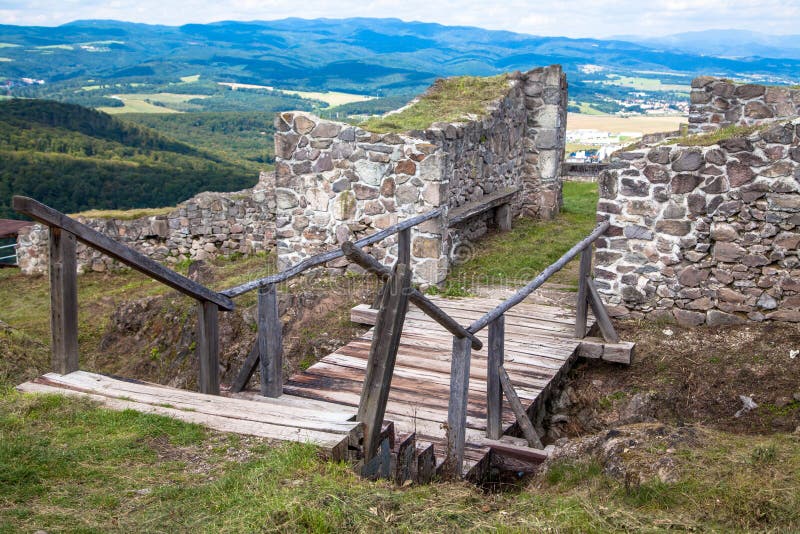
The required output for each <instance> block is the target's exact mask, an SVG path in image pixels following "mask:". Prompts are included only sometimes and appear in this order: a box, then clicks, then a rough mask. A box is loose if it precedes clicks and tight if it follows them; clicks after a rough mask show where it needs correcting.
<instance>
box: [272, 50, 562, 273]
mask: <svg viewBox="0 0 800 534" xmlns="http://www.w3.org/2000/svg"><path fill="white" fill-rule="evenodd" d="M565 119H566V78H565V76H564V75H563V73H562V71H561V67H560V66H557V65H555V66H551V67H547V68H540V69H534V70H532V71H530V72H527V73H525V74H520V73H515V74H514V75H512V76H511V77H510V80H509V89H508V92H507V93H506V94H505V95H504V96H503V97H502V98H500V99H499V100H498V101H496V102H494V103H493V104H492V105H490V106H489V108H488V109H487V113H486V115H485V116H484V117H482V118H478V117H476V118H475V119H474V120H471V121H468V122H462V123H453V124H450V123H434V124H433V125H431V127H430V128H428V129H427V130H425V131H414V132H408V133H406V134H402V135H400V134H394V133H390V134H376V133H371V132H368V131H365V130H363V129H361V128H358V127H354V126H351V125H347V124H344V123H337V122H332V121H327V120H322V119H320V118H318V117H315V116H313V115H309V114H307V113H301V112H292V113H281V114H279V115H278V116H277V117H276V123H275V126H276V134H275V153H276V197H277V213H276V226H277V231H276V236H277V241H278V262H279V266H280V267H281V268H282V269H283V268H286V267H289V266H291V265H294V264H296V263H298V262H299V261H301V260H302V259H304V258H306V257H308V256H310V255H313V254H317V253H319V252H321V251H323V250H328V249H330V248H332V247H333V246H336V245H339V244H341V243H342V242H343V241H345V240H348V239H358V238H359V237H362V236H364V235H366V234H368V233H371V232H373V231H375V230H380V229H383V228H386V227H388V226H391V225H392V224H395V223H397V222H399V221H401V220H404V219H407V218H409V217H411V216H414V215H417V214H420V213H425V212H427V211H430V210H431V209H434V208H436V207H439V206H446V207H447V208H448V209H452V208H456V207H459V206H463V205H464V204H466V203H469V202H477V201H480V200H481V198H483V197H484V196H485V195H489V194H491V193H493V192H496V191H498V190H501V189H504V188H507V187H517V188H519V191H520V193H519V194H518V195H517V196H516V197H515V198H514V199H513V202H512V208H513V213H514V215H519V214H524V215H527V216H534V217H542V218H550V217H552V216H554V215H555V214H556V213H557V212H558V210H559V208H560V204H561V180H560V165H561V161H562V158H563V146H564V139H565V126H566V120H565ZM490 225H491V213H487V214H485V215H483V216H479V217H476V218H475V219H472V220H470V221H467V222H465V223H464V224H462V225H460V226H459V227H458V228H447V217H446V215H444V216H443V217H440V218H438V219H436V220H432V221H428V222H427V223H425V224H423V225H421V226H419V227H417V228H415V229H414V230H413V231H412V265H413V267H414V273H415V278H416V280H417V281H420V282H424V283H438V282H440V281H442V280H443V279H444V277H445V276H446V274H447V270H448V268H449V265H450V260H451V259H452V256H453V253H454V252H453V251H454V250H455V248H456V246H457V245H458V244H459V243H460V242H462V241H464V240H469V239H475V238H477V237H479V236H480V235H482V234H483V233H485V232H486V230H487V228H488V227H489V226H490ZM372 254H373V255H375V256H376V257H377V258H378V259H379V260H381V261H383V262H384V263H385V264H387V265H389V264H391V263H393V262H394V260H395V258H396V255H397V246H396V242H395V240H394V239H393V238H391V239H387V240H385V241H383V242H381V243H379V244H376V245H375V246H374V247H372ZM346 265H347V262H346V261H344V260H339V261H336V262H332V263H331V264H329V267H332V268H343V267H345V266H346Z"/></svg>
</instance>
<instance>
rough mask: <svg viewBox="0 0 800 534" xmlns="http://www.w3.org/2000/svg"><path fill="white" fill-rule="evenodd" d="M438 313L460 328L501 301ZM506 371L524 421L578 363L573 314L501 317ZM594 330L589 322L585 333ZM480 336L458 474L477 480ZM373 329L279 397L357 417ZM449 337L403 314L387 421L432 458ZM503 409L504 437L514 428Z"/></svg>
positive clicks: (443, 406) (540, 310) (531, 308)
mask: <svg viewBox="0 0 800 534" xmlns="http://www.w3.org/2000/svg"><path fill="white" fill-rule="evenodd" d="M431 300H433V301H434V302H435V303H436V304H437V305H438V306H439V307H441V308H442V309H443V310H444V311H445V312H446V313H447V314H449V315H450V316H452V317H453V318H454V319H456V320H457V321H458V322H459V323H461V324H469V323H471V322H472V321H474V320H475V319H477V318H479V317H480V316H482V315H483V314H484V313H486V312H487V311H489V310H491V309H493V308H494V307H495V306H497V305H498V304H500V303H501V302H502V301H501V300H499V299H489V298H465V299H442V298H433V299H431ZM352 317H353V320H354V321H357V322H363V323H366V324H374V320H375V317H376V310H371V309H370V308H369V307H368V306H359V307H356V308H355V309H354V310H353V313H352ZM505 321H506V322H505V328H506V332H507V334H506V342H505V364H504V366H505V368H506V370H507V371H508V373H509V375H510V377H511V381H512V383H513V385H514V387H515V389H516V391H517V394H518V395H519V397H520V400H521V401H522V403H523V405H524V407H525V408H526V409H527V411H528V413H529V414H535V413H536V412H537V410H539V409H540V407H542V406H543V403H544V402H545V401H546V400H547V397H548V395H549V393H550V391H551V388H552V387H553V386H552V385H553V384H554V382H556V381H557V379H558V378H559V377H560V376H561V375H562V373H564V372H566V371H567V370H568V369H569V367H570V366H571V364H572V362H573V361H574V360H575V358H577V356H578V348H579V346H580V344H581V340H580V339H575V337H574V335H575V312H574V311H573V310H567V309H562V308H559V307H555V306H543V305H539V304H535V303H532V302H530V301H525V302H523V303H522V304H519V305H518V306H515V307H514V308H513V309H512V310H510V311H509V312H508V313H506V320H505ZM593 324H594V319H593V318H591V317H590V320H589V326H590V327H591V326H592V325H593ZM486 332H487V331H486V330H483V331H481V333H480V334H479V336H478V337H479V338H480V339H481V341H483V342H484V349H482V350H480V351H473V352H472V364H471V368H470V383H469V400H468V406H467V436H466V444H465V455H464V459H465V461H464V474H465V475H466V476H469V477H473V478H480V472H482V471H483V469H484V468H485V467H486V464H487V462H488V458H487V457H488V453H489V450H490V445H489V444H488V443H489V442H488V440H486V439H485V434H486V371H487V361H486V348H485V347H486V346H487V343H486V335H487V334H486ZM371 340H372V330H370V331H369V332H367V333H366V334H365V335H364V336H362V337H361V338H359V339H356V340H354V341H352V342H351V343H348V344H347V345H345V346H344V347H342V348H340V349H339V350H337V351H336V352H334V353H333V354H329V355H328V356H325V357H324V358H322V359H321V360H320V361H319V362H318V363H316V364H315V365H312V366H311V367H309V368H308V369H307V370H306V371H303V372H301V373H298V374H296V375H294V376H292V377H291V378H290V379H289V381H288V382H287V383H286V384H285V385H284V388H283V391H284V393H285V394H290V395H292V396H296V397H305V398H308V399H313V400H315V401H324V402H329V403H332V404H335V405H337V406H339V407H340V410H348V409H349V410H357V407H358V403H359V397H360V394H361V388H362V384H363V381H364V375H365V372H366V367H367V359H368V358H369V351H370V345H371ZM452 340H453V337H452V334H450V333H449V332H447V331H446V330H444V329H443V328H442V327H441V326H440V325H438V324H437V323H436V322H434V321H433V320H432V319H430V318H429V317H428V316H427V315H425V314H424V313H422V312H421V311H420V310H419V309H418V308H416V307H415V306H409V310H408V314H407V315H406V321H405V325H404V327H403V334H402V337H401V339H400V347H399V350H398V353H397V362H396V364H395V368H394V374H393V378H392V386H391V390H390V393H389V402H388V405H387V409H386V415H385V419H386V420H388V421H393V422H394V425H395V430H396V431H397V432H398V433H399V434H410V433H413V432H416V436H417V439H418V440H423V441H428V442H431V443H433V445H434V449H435V452H436V458H437V459H438V460H439V461H441V460H442V459H443V458H444V457H445V452H446V443H447V438H446V428H445V426H446V422H447V408H448V399H449V388H450V359H451V356H452V351H453V346H452V344H453V342H452ZM515 421H516V420H515V418H514V414H513V412H512V411H511V409H510V407H509V406H508V403H504V409H503V432H504V433H505V432H507V431H509V430H510V429H511V427H512V426H513V425H514V423H515Z"/></svg>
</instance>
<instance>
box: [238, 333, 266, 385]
mask: <svg viewBox="0 0 800 534" xmlns="http://www.w3.org/2000/svg"><path fill="white" fill-rule="evenodd" d="M260 360H261V358H259V356H258V338H256V342H255V343H253V347H252V348H251V349H250V353H249V354H248V355H247V358H245V360H244V364H243V365H242V368H241V369H239V374H237V375H236V379H235V380H234V381H233V384H231V392H232V393H239V392H240V391H242V390H244V388H245V387H247V383H248V382H250V378H252V377H253V373H255V372H256V367H258V362H259V361H260Z"/></svg>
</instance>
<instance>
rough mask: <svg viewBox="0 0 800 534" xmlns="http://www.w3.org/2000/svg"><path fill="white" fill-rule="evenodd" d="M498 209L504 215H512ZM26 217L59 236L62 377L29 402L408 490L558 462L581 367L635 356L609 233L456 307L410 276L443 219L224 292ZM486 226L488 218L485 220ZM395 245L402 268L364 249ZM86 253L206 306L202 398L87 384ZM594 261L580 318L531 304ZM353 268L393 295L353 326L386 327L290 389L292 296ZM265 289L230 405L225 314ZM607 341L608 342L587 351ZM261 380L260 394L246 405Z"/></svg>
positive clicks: (73, 227)
mask: <svg viewBox="0 0 800 534" xmlns="http://www.w3.org/2000/svg"><path fill="white" fill-rule="evenodd" d="M486 206H488V207H487V208H486V209H496V208H498V205H497V203H496V202H495V203H491V204H486ZM14 207H15V209H17V211H19V212H21V213H25V214H27V215H29V216H31V217H33V218H35V219H37V220H39V221H41V222H43V223H44V224H47V225H48V226H50V229H51V231H50V257H51V268H50V280H51V304H52V306H51V313H52V318H51V319H52V325H53V367H54V371H55V372H54V373H48V374H46V375H44V376H42V377H39V378H37V379H35V380H33V381H31V382H27V383H25V384H22V385H20V386H19V389H20V390H22V391H28V392H59V393H65V394H72V395H81V396H89V397H91V398H93V399H95V400H98V401H99V402H101V403H103V404H105V405H107V406H109V407H112V408H117V409H125V408H131V409H135V410H140V411H144V412H150V413H160V414H163V415H169V416H172V417H176V418H179V419H182V420H186V421H191V422H196V423H201V424H205V425H207V426H209V427H211V428H215V429H218V430H222V431H227V432H237V433H242V434H251V435H256V436H262V437H267V438H271V439H276V440H285V441H300V442H310V443H314V444H316V445H318V446H320V447H321V448H322V449H323V450H324V451H326V452H327V454H328V455H329V456H330V457H332V458H333V459H337V460H346V461H350V462H353V463H354V464H355V466H356V469H357V470H358V471H359V472H361V473H362V474H364V475H365V476H370V477H377V476H381V477H390V478H394V479H396V480H397V481H398V482H401V483H402V482H403V481H405V480H409V479H411V480H417V481H422V482H424V481H427V480H430V478H431V477H433V476H434V475H436V474H441V475H443V476H448V477H461V476H467V477H469V478H472V479H476V480H480V479H481V478H482V477H483V475H484V473H485V472H486V469H487V468H488V467H490V466H491V465H493V464H495V465H499V466H501V467H502V466H506V467H513V468H514V469H515V470H525V469H529V468H531V467H532V466H533V465H535V464H537V463H539V462H541V461H542V460H543V459H544V458H546V456H547V452H546V451H545V450H544V448H543V447H542V444H541V441H540V436H539V435H538V433H537V430H536V428H537V426H540V424H541V420H542V418H543V416H544V411H545V404H546V402H547V400H548V397H549V396H550V395H551V393H552V392H553V391H554V390H556V388H558V386H559V382H560V379H561V377H562V376H563V374H564V373H565V372H566V371H567V370H568V369H569V367H570V366H571V365H572V363H573V362H574V361H575V360H576V359H577V358H578V357H579V356H584V357H591V358H601V359H605V360H609V361H614V362H621V363H630V361H631V358H632V354H633V346H632V344H630V343H620V342H619V339H618V338H617V335H616V332H614V329H613V326H612V325H611V322H610V320H609V318H608V315H607V314H606V311H605V308H604V306H603V304H602V302H601V301H600V298H599V296H598V294H597V290H596V288H595V287H594V283H593V281H592V280H591V277H590V271H591V260H592V252H591V251H592V244H593V242H594V241H595V240H596V239H597V238H598V237H599V236H600V235H602V234H603V232H605V230H606V229H607V228H608V223H603V224H601V225H599V226H598V227H597V228H596V229H595V230H594V231H593V232H592V233H591V234H590V235H589V236H588V237H587V238H585V239H584V240H582V241H581V242H580V243H578V244H576V245H575V246H574V247H573V248H572V249H570V251H568V252H567V253H566V254H564V256H562V257H561V258H560V259H559V260H558V261H556V262H555V263H554V264H553V265H551V266H550V267H548V268H547V269H545V270H544V271H543V272H542V274H540V275H539V276H537V277H536V278H535V279H533V280H532V281H531V282H530V283H528V284H527V285H526V286H525V287H524V288H522V289H520V290H519V291H518V292H517V293H516V294H514V295H513V296H512V297H510V298H509V299H507V300H500V299H486V298H481V299H478V298H469V299H455V300H449V299H442V298H429V297H426V296H424V295H422V294H421V293H420V292H419V291H417V290H416V289H414V288H413V287H412V286H411V271H410V269H409V267H408V265H409V264H410V229H411V228H412V227H413V226H415V225H417V224H420V223H421V222H424V221H426V220H429V219H431V218H434V217H440V216H442V212H441V210H433V211H432V212H429V213H427V214H424V215H420V216H418V217H414V218H411V219H408V220H407V221H404V222H402V223H400V224H397V225H395V226H393V227H390V228H387V229H386V230H383V231H381V232H378V233H375V234H373V235H370V236H368V237H366V238H363V239H361V240H359V241H356V242H354V243H350V242H348V243H345V244H344V245H343V246H342V248H341V249H338V250H333V251H330V252H328V253H325V254H320V255H318V256H314V257H311V258H308V259H306V260H305V261H303V262H302V263H300V264H298V265H296V266H294V267H292V268H291V269H288V270H286V271H284V272H281V273H278V274H276V275H272V276H270V277H266V278H264V279H261V280H256V281H253V282H249V283H247V284H244V285H242V286H239V287H236V288H232V289H230V290H226V291H223V292H220V293H217V292H214V291H212V290H210V289H208V288H205V287H203V286H201V285H199V284H197V283H196V282H192V281H191V280H188V279H186V278H184V277H182V276H180V275H179V274H177V273H174V272H173V271H170V270H169V269H166V268H164V267H162V266H161V265H159V264H157V263H156V262H152V261H151V260H149V259H147V258H145V257H143V256H141V255H140V254H138V253H137V252H135V251H133V250H132V249H129V248H127V247H125V246H123V245H121V244H119V243H117V242H114V241H112V240H110V239H109V238H107V237H105V236H103V235H101V234H99V233H97V232H95V231H94V230H92V229H90V228H88V227H86V226H85V225H82V224H80V223H78V222H77V221H74V220H72V219H70V218H69V217H67V216H66V215H63V214H61V213H59V212H56V211H55V210H52V209H51V208H49V207H47V206H44V205H42V204H40V203H38V202H36V201H34V200H32V199H27V198H24V197H15V198H14ZM500 208H501V209H499V210H498V211H499V212H500V213H502V214H505V215H507V210H503V209H502V205H501V206H500ZM472 211H473V212H474V213H475V214H477V213H481V210H480V206H478V207H476V208H473V209H472ZM505 215H504V216H505ZM395 234H396V235H397V241H398V250H399V252H398V261H397V264H396V265H395V267H394V269H390V268H388V267H386V266H384V265H382V264H380V263H379V262H378V261H377V260H375V259H374V258H373V257H371V256H370V255H369V254H367V253H366V252H364V250H362V248H363V247H365V246H368V245H369V244H372V243H376V242H378V241H379V240H382V239H385V238H387V237H390V236H393V235H395ZM76 239H78V240H81V241H83V242H85V243H87V244H88V245H90V246H94V247H95V248H98V249H99V250H101V251H103V252H105V253H107V254H110V255H111V256H113V257H115V258H117V259H119V260H120V261H123V262H125V263H127V264H128V265H130V266H131V267H133V268H136V269H138V270H140V271H142V272H144V273H145V274H148V275H150V276H152V277H153V278H156V279H157V280H160V281H162V282H164V283H166V284H168V285H170V286H171V287H174V288H175V289H178V290H179V291H181V292H183V293H186V294H188V295H190V296H192V297H193V298H195V299H197V300H198V342H197V353H198V360H199V363H200V366H199V377H200V379H199V385H200V392H199V393H198V392H190V391H184V390H178V389H174V388H168V387H164V386H160V385H156V384H148V383H143V382H139V381H135V380H130V379H120V378H114V377H107V376H103V375H97V374H93V373H87V372H82V371H79V370H78V353H77V323H76V320H77V319H76V317H77V292H76V290H75V284H76V281H75V276H76V275H75V248H74V243H75V240H76ZM578 255H580V256H581V260H580V262H581V268H580V274H579V285H578V292H577V295H576V303H575V308H574V309H572V308H569V309H567V308H561V307H557V306H545V305H541V304H537V303H535V302H534V301H532V300H531V294H532V293H533V292H534V291H535V290H536V289H537V288H539V287H540V286H541V285H542V284H543V283H544V282H545V281H546V280H547V279H548V278H549V277H550V276H551V275H552V274H553V273H554V272H556V271H557V270H559V269H561V268H562V267H563V266H564V265H566V263H568V262H569V261H570V260H571V259H573V258H574V257H576V256H578ZM342 256H346V257H347V258H348V259H349V260H351V261H353V262H355V263H357V264H358V265H361V266H362V267H364V268H366V269H367V270H368V271H370V272H371V273H373V274H375V275H377V276H379V277H380V278H382V279H384V280H385V281H386V283H385V285H384V287H383V290H382V292H381V295H380V296H379V298H378V301H377V306H375V307H374V308H373V307H369V306H359V307H356V308H354V309H353V311H352V318H353V320H354V321H356V322H362V323H366V324H373V325H374V328H372V329H371V330H370V331H369V332H367V333H366V334H365V335H364V336H362V337H360V338H358V339H356V340H354V341H352V342H351V343H349V344H347V345H345V346H344V347H341V348H340V349H338V350H337V351H336V352H334V353H332V354H329V355H327V356H325V357H324V358H322V359H321V360H320V361H319V362H317V363H316V364H315V365H313V366H311V367H310V368H308V369H307V370H305V371H303V372H301V373H298V374H296V375H294V376H292V377H290V378H289V380H288V381H287V382H286V383H284V382H283V380H282V375H281V370H282V368H283V361H282V340H281V329H282V328H281V327H282V325H281V323H280V318H279V315H278V306H277V289H276V285H277V284H278V283H280V282H282V281H285V280H287V279H288V278H290V277H292V276H296V275H298V274H300V273H302V272H303V271H305V270H307V269H310V268H312V267H315V266H318V265H321V264H324V263H326V262H328V261H331V260H333V259H336V258H339V257H342ZM255 289H257V290H258V325H259V330H258V337H257V341H256V343H255V345H254V347H253V350H252V351H251V352H250V355H249V356H248V358H247V360H246V362H245V364H244V366H243V368H242V370H241V371H240V373H239V375H238V376H237V377H236V380H235V381H234V383H233V384H232V386H231V388H230V390H229V391H224V392H223V393H225V394H226V395H227V396H219V394H220V392H221V390H220V386H219V377H218V365H217V351H218V339H217V311H218V310H219V309H222V310H230V309H233V302H232V300H231V299H233V298H235V297H237V296H239V295H242V294H244V293H245V292H247V291H250V290H255ZM590 308H591V312H592V313H589V309H590ZM462 324H468V326H462ZM487 327H488V328H487ZM595 333H600V334H602V336H603V339H600V338H597V337H587V334H595ZM473 351H474V352H473ZM256 369H259V371H260V372H259V374H260V384H261V387H260V391H259V392H258V393H256V392H248V391H245V387H246V385H247V383H248V382H249V381H250V379H251V377H252V376H253V374H254V372H255V371H256ZM504 400H505V402H504ZM513 435H521V436H522V437H521V438H520V437H512V436H513Z"/></svg>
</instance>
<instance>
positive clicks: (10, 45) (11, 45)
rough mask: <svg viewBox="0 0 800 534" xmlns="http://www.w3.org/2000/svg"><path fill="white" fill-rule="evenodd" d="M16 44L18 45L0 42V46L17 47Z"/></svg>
mask: <svg viewBox="0 0 800 534" xmlns="http://www.w3.org/2000/svg"><path fill="white" fill-rule="evenodd" d="M18 46H20V45H18V44H14V43H0V48H17V47H18Z"/></svg>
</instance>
